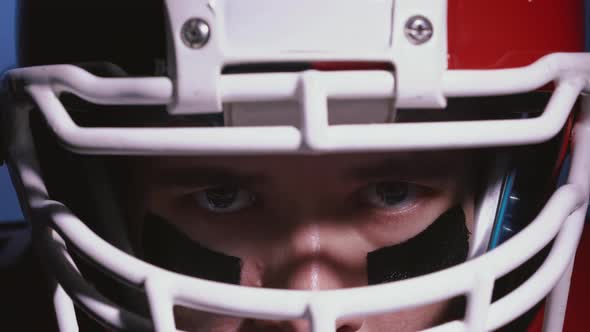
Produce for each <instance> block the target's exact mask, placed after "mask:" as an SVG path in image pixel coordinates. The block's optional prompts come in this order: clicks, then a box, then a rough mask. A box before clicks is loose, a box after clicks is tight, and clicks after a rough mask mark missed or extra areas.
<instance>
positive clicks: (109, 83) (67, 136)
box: [9, 54, 590, 155]
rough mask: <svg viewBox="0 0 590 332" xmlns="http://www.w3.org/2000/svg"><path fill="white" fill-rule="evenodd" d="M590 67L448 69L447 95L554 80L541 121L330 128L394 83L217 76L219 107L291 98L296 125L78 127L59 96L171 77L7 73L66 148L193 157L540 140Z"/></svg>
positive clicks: (379, 77) (556, 62)
mask: <svg viewBox="0 0 590 332" xmlns="http://www.w3.org/2000/svg"><path fill="white" fill-rule="evenodd" d="M589 72H590V56H588V55H586V54H553V55H549V56H546V57H545V58H542V59H540V60H539V61H537V62H536V63H534V64H532V65H529V66H527V67H522V68H517V69H505V70H490V71H479V70H473V71H471V70H467V71H447V72H446V73H445V75H444V77H443V81H444V88H443V90H444V93H445V96H446V97H469V96H490V95H498V94H500V95H503V94H514V93H521V92H527V91H531V90H534V89H537V88H540V87H542V86H544V85H545V84H547V83H549V82H551V81H555V83H556V89H555V91H554V94H553V96H552V98H551V99H550V101H549V103H548V105H547V107H546V109H545V111H544V112H543V114H542V115H541V116H540V117H537V118H532V119H519V120H489V121H471V122H469V123H468V124H465V123H462V122H453V121H450V122H440V123H419V124H418V123H381V124H368V125H367V124H353V125H338V126H330V125H329V124H328V112H327V100H328V98H330V99H338V100H347V99H355V100H358V99H359V98H364V99H378V98H392V102H393V98H395V80H394V75H393V74H392V73H390V72H387V71H352V72H317V71H307V72H303V73H285V74H240V75H227V76H223V77H222V78H221V83H220V84H221V87H222V89H221V91H222V93H223V102H224V103H233V102H235V103H239V102H265V101H281V100H292V101H297V102H298V103H299V105H300V111H301V121H302V122H301V130H299V129H297V128H295V127H292V126H270V127H259V126H254V127H234V128H231V127H220V128H211V127H207V128H183V127H175V128H81V127H79V126H77V125H76V124H75V123H74V122H73V121H72V119H71V118H70V116H69V115H68V113H67V111H66V109H65V107H64V106H63V104H62V103H61V102H60V100H59V99H58V95H59V93H61V92H70V93H73V94H75V95H77V96H78V97H81V98H83V99H85V100H88V101H90V102H93V103H97V104H111V105H116V104H119V105H124V104H128V105H133V104H143V105H166V104H168V103H169V102H171V101H172V95H173V88H172V82H171V81H170V80H169V79H168V78H165V77H152V78H99V77H96V76H93V75H91V74H89V73H88V72H86V71H84V70H82V69H80V68H77V67H75V66H68V65H57V66H46V67H37V68H35V67H32V68H24V69H16V70H13V71H11V72H10V73H9V77H10V78H11V79H12V80H13V82H16V83H17V85H18V86H22V87H24V90H25V91H26V93H29V94H30V95H31V96H32V98H33V100H34V102H35V103H36V104H37V105H38V107H39V108H40V110H41V112H42V113H43V115H44V117H45V118H46V120H47V122H48V123H49V126H50V127H51V129H52V130H53V131H54V132H55V133H56V135H57V136H58V137H59V138H60V140H61V141H62V142H63V143H64V144H65V145H66V147H68V148H69V149H71V150H72V151H75V152H81V153H87V154H161V155H171V154H183V155H196V154H254V153H273V152H277V153H297V152H310V151H317V152H353V151H402V150H423V149H429V148H473V147H488V146H505V145H515V144H532V143H538V142H542V141H545V140H547V139H549V138H550V137H552V136H554V135H555V134H556V133H557V132H558V131H559V130H560V129H561V128H562V126H563V124H564V123H565V121H566V119H567V117H568V114H569V111H570V110H571V108H572V106H573V104H574V103H575V101H576V99H577V96H578V94H579V93H580V91H582V90H583V89H586V88H587V80H586V77H587V76H588V75H587V73H589ZM361 82H362V83H361ZM278 111H280V110H278Z"/></svg>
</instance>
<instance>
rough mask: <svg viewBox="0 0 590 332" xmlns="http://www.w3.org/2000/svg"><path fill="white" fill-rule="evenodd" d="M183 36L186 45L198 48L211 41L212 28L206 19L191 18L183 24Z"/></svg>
mask: <svg viewBox="0 0 590 332" xmlns="http://www.w3.org/2000/svg"><path fill="white" fill-rule="evenodd" d="M181 36H182V41H183V42H184V44H185V45H186V46H188V47H190V48H194V49H198V48H201V47H203V46H205V45H206V44H207V42H208V41H209V37H210V36H211V29H210V28H209V24H207V22H205V21H204V20H202V19H200V18H191V19H189V20H188V21H186V22H184V24H183V25H182V31H181Z"/></svg>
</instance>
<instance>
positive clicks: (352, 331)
mask: <svg viewBox="0 0 590 332" xmlns="http://www.w3.org/2000/svg"><path fill="white" fill-rule="evenodd" d="M356 331H358V329H357V328H354V327H352V326H349V325H345V326H341V327H339V328H338V329H337V330H336V332H356Z"/></svg>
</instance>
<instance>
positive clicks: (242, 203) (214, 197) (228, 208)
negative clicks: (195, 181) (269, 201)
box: [193, 186, 256, 213]
mask: <svg viewBox="0 0 590 332" xmlns="http://www.w3.org/2000/svg"><path fill="white" fill-rule="evenodd" d="M193 195H194V198H195V200H196V201H197V205H198V206H199V207H201V208H203V209H206V210H208V211H211V212H216V213H230V212H236V211H239V210H241V209H244V208H246V207H248V206H250V205H252V204H253V203H254V201H255V200H256V197H255V196H254V194H252V193H251V192H249V191H247V190H244V189H241V188H238V187H236V186H218V187H211V188H207V189H203V190H201V191H199V192H197V193H195V194H193Z"/></svg>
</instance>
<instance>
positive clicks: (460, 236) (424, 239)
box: [367, 206, 469, 285]
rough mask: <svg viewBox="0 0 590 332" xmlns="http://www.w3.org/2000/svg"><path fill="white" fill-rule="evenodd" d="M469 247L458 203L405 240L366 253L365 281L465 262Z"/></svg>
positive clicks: (396, 277)
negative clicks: (422, 229)
mask: <svg viewBox="0 0 590 332" xmlns="http://www.w3.org/2000/svg"><path fill="white" fill-rule="evenodd" d="M468 250H469V231H468V230H467V226H466V225H465V213H464V212H463V209H462V208H461V207H459V206H457V207H454V208H451V209H449V210H448V211H446V212H445V213H443V214H442V215H441V216H440V217H438V219H437V220H436V221H434V223H432V225H430V226H429V227H428V228H427V229H426V230H424V231H423V232H422V233H420V234H418V235H416V236H415V237H413V238H411V239H409V240H407V241H406V242H403V243H400V244H396V245H393V246H389V247H385V248H381V249H377V250H375V251H372V252H370V253H368V254H367V278H368V283H369V285H375V284H380V283H384V282H390V281H397V280H403V279H407V278H412V277H417V276H420V275H424V274H427V273H431V272H435V271H439V270H442V269H445V268H447V267H451V266H453V265H456V264H459V263H461V262H464V261H465V260H466V259H467V254H468Z"/></svg>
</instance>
